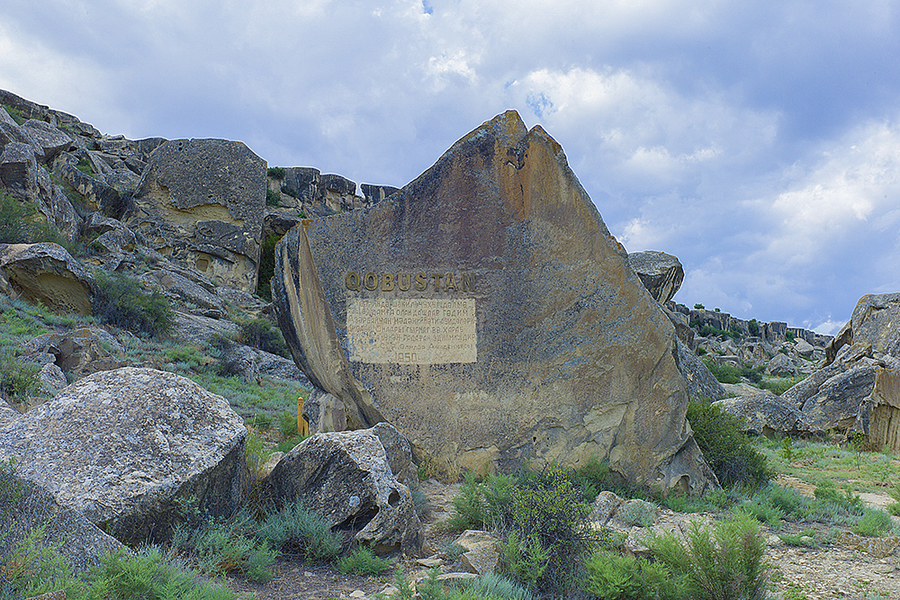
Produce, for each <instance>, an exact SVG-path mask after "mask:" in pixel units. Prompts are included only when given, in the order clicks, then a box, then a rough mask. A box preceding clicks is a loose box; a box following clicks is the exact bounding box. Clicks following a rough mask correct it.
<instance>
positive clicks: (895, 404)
mask: <svg viewBox="0 0 900 600" xmlns="http://www.w3.org/2000/svg"><path fill="white" fill-rule="evenodd" d="M856 429H857V430H858V431H861V432H862V433H864V434H866V435H868V442H869V446H870V447H871V448H873V449H876V450H881V449H882V448H884V447H885V446H887V447H888V448H889V449H890V450H891V452H894V453H895V454H897V453H900V373H898V372H897V371H896V370H893V369H878V370H877V371H876V372H875V386H874V389H873V390H872V394H871V395H870V396H869V398H868V399H867V400H866V401H865V402H864V403H863V405H862V406H861V407H860V410H859V417H858V418H857V422H856Z"/></svg>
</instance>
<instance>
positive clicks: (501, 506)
mask: <svg viewBox="0 0 900 600" xmlns="http://www.w3.org/2000/svg"><path fill="white" fill-rule="evenodd" d="M514 493H515V484H514V481H513V480H512V479H511V478H510V477H508V476H507V475H490V476H488V477H487V478H486V479H485V480H484V481H483V482H481V483H479V482H478V481H477V480H476V478H475V474H474V473H467V474H466V476H465V481H464V482H463V484H462V487H461V488H460V494H459V496H457V497H456V498H454V499H453V502H452V504H453V515H452V516H451V517H450V519H449V521H448V525H449V526H450V527H451V528H452V529H458V530H463V529H485V528H487V529H490V528H492V527H502V526H503V525H504V523H506V522H507V521H508V520H509V515H510V514H511V511H512V498H513V494H514Z"/></svg>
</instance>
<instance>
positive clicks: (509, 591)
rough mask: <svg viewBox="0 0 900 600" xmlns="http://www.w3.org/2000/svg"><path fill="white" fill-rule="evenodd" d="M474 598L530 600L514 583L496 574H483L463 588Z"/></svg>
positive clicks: (527, 592) (527, 594) (521, 588)
mask: <svg viewBox="0 0 900 600" xmlns="http://www.w3.org/2000/svg"><path fill="white" fill-rule="evenodd" d="M465 589H466V591H467V592H468V593H469V594H471V595H472V597H475V598H495V599H496V600H532V595H531V593H530V592H529V591H528V590H526V589H525V588H523V587H520V586H518V585H516V583H515V582H513V581H510V580H509V579H507V578H505V577H503V576H502V575H498V574H496V573H485V574H484V575H480V576H478V577H476V578H475V579H473V580H472V581H471V582H469V583H467V584H466V586H465Z"/></svg>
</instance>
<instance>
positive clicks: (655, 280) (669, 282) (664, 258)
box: [628, 250, 684, 304]
mask: <svg viewBox="0 0 900 600" xmlns="http://www.w3.org/2000/svg"><path fill="white" fill-rule="evenodd" d="M628 264H629V265H631V268H632V270H633V271H634V272H635V273H636V274H637V276H638V277H640V278H641V282H642V283H643V284H644V287H646V288H647V291H649V292H650V295H651V296H653V298H654V299H655V300H656V301H657V302H659V303H660V304H665V303H666V302H668V301H669V300H671V299H672V296H674V295H675V292H677V291H678V290H679V288H681V282H682V281H684V268H683V267H682V266H681V263H680V262H679V261H678V258H677V257H675V256H672V255H671V254H666V253H665V252H657V251H656V250H647V251H644V252H632V253H631V254H629V255H628Z"/></svg>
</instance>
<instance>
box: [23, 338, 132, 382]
mask: <svg viewBox="0 0 900 600" xmlns="http://www.w3.org/2000/svg"><path fill="white" fill-rule="evenodd" d="M24 350H25V353H26V354H46V355H49V356H52V357H53V364H54V365H56V366H57V367H59V368H60V369H61V370H62V371H64V372H67V373H74V374H75V375H76V376H77V377H79V378H80V377H84V376H85V375H90V374H91V373H96V372H97V371H111V370H113V369H118V368H119V367H122V366H125V363H124V361H122V360H121V359H120V358H119V356H121V355H122V354H124V352H125V349H124V348H123V347H122V345H121V344H120V343H119V341H118V340H117V339H116V338H114V337H113V336H111V335H110V334H109V333H107V332H106V331H105V330H103V329H100V328H99V327H82V328H79V329H75V330H73V331H66V332H62V333H56V332H51V333H45V334H42V335H39V336H37V337H36V338H33V339H31V340H29V341H28V342H27V343H26V344H25V347H24ZM117 354H118V355H119V356H117ZM63 381H65V376H64V377H63ZM62 387H65V385H63V386H62ZM60 389H61V388H60Z"/></svg>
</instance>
